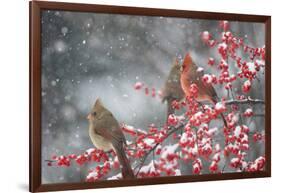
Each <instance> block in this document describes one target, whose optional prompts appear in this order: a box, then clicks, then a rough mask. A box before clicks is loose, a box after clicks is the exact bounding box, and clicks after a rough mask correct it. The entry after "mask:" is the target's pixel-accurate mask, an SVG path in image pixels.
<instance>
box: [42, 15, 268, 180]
mask: <svg viewBox="0 0 281 193" xmlns="http://www.w3.org/2000/svg"><path fill="white" fill-rule="evenodd" d="M230 24H231V30H232V31H233V33H235V34H236V35H237V36H240V37H244V38H245V42H246V43H248V44H250V45H252V46H255V47H262V46H263V45H264V25H263V24H253V23H242V22H231V23H230ZM205 30H208V31H210V32H211V33H212V34H215V33H216V32H217V30H219V28H218V21H207V20H195V19H177V18H166V17H165V18H162V17H143V16H141V17H139V16H125V15H110V14H94V13H79V12H64V11H43V13H42V183H61V182H80V181H84V180H85V176H86V173H87V171H88V169H89V168H91V165H89V166H85V167H71V168H67V169H65V168H57V167H48V166H47V164H46V162H44V160H45V159H49V158H50V157H51V156H52V155H53V154H57V155H60V154H70V153H77V154H79V153H82V152H83V151H84V150H86V149H88V148H91V147H93V145H92V143H91V141H90V139H89V136H88V122H87V120H86V116H87V114H88V112H89V111H90V108H91V107H92V105H93V103H94V101H95V100H96V98H97V97H100V98H101V99H102V101H103V103H104V104H105V105H106V106H107V107H108V108H109V109H110V110H111V111H112V112H113V114H114V115H115V116H116V118H117V119H118V120H119V122H124V123H127V124H129V125H134V126H135V127H140V128H145V127H147V126H148V125H149V124H151V123H155V124H156V125H163V123H164V120H165V116H166V115H165V113H166V108H165V107H166V105H163V104H162V103H161V101H160V100H157V99H154V98H151V97H145V95H144V94H143V93H139V92H136V91H135V90H134V89H133V85H134V83H135V82H137V81H142V82H145V83H146V84H148V85H151V86H153V87H155V88H157V89H160V88H161V87H162V86H163V84H164V82H165V79H166V77H167V74H168V72H169V70H170V65H171V63H172V60H173V58H174V57H179V58H182V56H183V55H184V54H185V53H186V52H187V51H188V52H190V53H191V54H192V56H193V58H194V61H196V63H197V65H198V66H201V67H203V68H205V71H207V72H209V73H215V70H214V69H208V68H207V59H208V56H209V55H212V56H214V57H216V55H213V54H214V52H213V51H210V49H209V48H208V47H206V46H205V45H204V44H203V43H202V41H201V39H200V32H202V31H205ZM259 79H260V82H257V84H255V85H254V88H255V89H252V90H253V91H251V96H252V97H256V98H259V99H263V98H264V90H263V88H264V78H263V76H261V77H259ZM238 85H240V84H239V83H237V85H236V86H237V88H238ZM234 87H235V85H234ZM216 89H217V90H218V94H219V95H220V96H222V95H224V94H225V93H223V92H224V91H223V90H220V88H219V87H217V88H216ZM254 110H255V111H257V113H263V109H262V108H260V107H259V106H257V108H256V109H255V108H254ZM258 111H260V112H258ZM212 124H215V123H212ZM248 124H250V126H251V129H252V130H254V129H256V130H259V131H261V130H263V129H264V128H263V127H262V125H264V122H263V118H262V117H261V118H257V119H255V121H254V122H251V123H248ZM256 125H258V127H257V128H256ZM263 151H264V148H263V146H262V145H261V146H260V147H257V148H256V149H254V150H253V153H252V155H251V156H252V157H256V156H255V155H256V154H258V155H260V154H262V152H263ZM186 174H190V173H188V171H187V173H186Z"/></svg>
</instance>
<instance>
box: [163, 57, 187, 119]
mask: <svg viewBox="0 0 281 193" xmlns="http://www.w3.org/2000/svg"><path fill="white" fill-rule="evenodd" d="M180 68H181V65H180V64H179V62H178V60H177V59H176V58H175V59H174V61H173V64H172V67H171V70H170V73H169V76H168V78H167V80H166V82H165V86H164V88H163V89H162V102H167V119H168V117H169V115H170V114H173V113H174V111H175V110H174V109H173V108H172V102H173V101H174V100H176V101H180V100H182V99H183V98H184V92H183V90H182V88H181V83H180V75H181V72H180Z"/></svg>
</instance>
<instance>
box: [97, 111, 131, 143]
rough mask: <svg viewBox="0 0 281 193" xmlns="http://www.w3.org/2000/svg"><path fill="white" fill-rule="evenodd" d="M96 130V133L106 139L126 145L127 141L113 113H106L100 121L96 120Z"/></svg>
mask: <svg viewBox="0 0 281 193" xmlns="http://www.w3.org/2000/svg"><path fill="white" fill-rule="evenodd" d="M94 128H95V132H96V133H97V134H98V135H101V136H102V137H104V138H105V139H107V140H109V141H112V140H114V141H115V142H117V143H120V142H122V143H125V144H126V139H125V136H124V134H123V132H122V131H121V128H120V125H119V123H118V121H117V120H116V119H115V117H114V116H113V115H112V114H111V113H106V114H103V115H102V116H100V117H99V119H98V120H96V123H95V127H94Z"/></svg>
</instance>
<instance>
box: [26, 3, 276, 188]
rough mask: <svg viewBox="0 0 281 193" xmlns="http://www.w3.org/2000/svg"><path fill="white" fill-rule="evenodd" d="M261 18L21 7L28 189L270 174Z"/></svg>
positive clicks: (266, 39) (267, 25)
mask: <svg viewBox="0 0 281 193" xmlns="http://www.w3.org/2000/svg"><path fill="white" fill-rule="evenodd" d="M270 66H271V17H270V16H261V15H246V14H244V15H243V14H230V13H210V12H195V11H183V10H168V9H151V8H134V7H120V6H104V5H89V4H74V3H58V2H40V1H31V2H30V191H32V192H38V191H55V190H57V191H58V190H70V189H86V188H102V187H116V186H132V185H148V184H164V183H178V182H193V181H207V180H225V179H238V178H258V177H269V176H270V175H271V72H270V71H271V67H270Z"/></svg>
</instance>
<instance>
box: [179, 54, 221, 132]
mask: <svg viewBox="0 0 281 193" xmlns="http://www.w3.org/2000/svg"><path fill="white" fill-rule="evenodd" d="M202 76H203V72H202V71H198V67H197V66H196V64H195V63H194V62H193V60H192V58H191V56H190V55H189V53H187V54H186V55H185V58H184V61H183V64H182V66H181V78H180V80H181V87H182V89H183V91H184V93H185V95H186V96H189V95H190V93H189V92H190V86H191V85H192V84H196V85H197V87H198V96H197V98H196V99H197V100H199V101H210V102H212V103H213V104H216V103H217V102H218V101H219V98H218V95H217V93H216V91H215V89H214V87H213V86H212V85H211V84H205V83H204V82H203V81H202ZM221 117H222V119H223V123H224V125H225V127H227V122H226V120H225V118H224V116H223V114H221Z"/></svg>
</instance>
